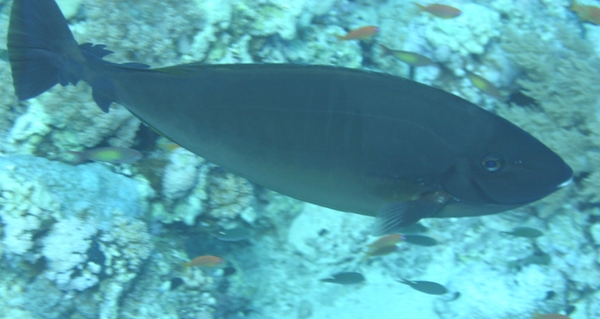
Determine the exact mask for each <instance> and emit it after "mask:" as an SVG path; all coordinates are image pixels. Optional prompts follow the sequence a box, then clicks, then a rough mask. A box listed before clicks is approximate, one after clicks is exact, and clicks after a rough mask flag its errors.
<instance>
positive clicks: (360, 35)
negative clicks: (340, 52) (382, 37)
mask: <svg viewBox="0 0 600 319" xmlns="http://www.w3.org/2000/svg"><path fill="white" fill-rule="evenodd" d="M377 32H379V27H376V26H374V25H369V26H366V27H362V28H358V29H356V30H353V31H350V32H348V33H347V34H346V35H336V36H335V37H336V38H338V40H340V41H345V40H364V39H366V38H369V37H372V36H373V35H375V34H376V33H377Z"/></svg>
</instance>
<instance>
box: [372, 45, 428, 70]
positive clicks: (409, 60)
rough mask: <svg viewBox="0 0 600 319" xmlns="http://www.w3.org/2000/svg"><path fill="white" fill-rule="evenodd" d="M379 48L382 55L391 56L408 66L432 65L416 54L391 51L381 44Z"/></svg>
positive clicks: (424, 57) (425, 58)
mask: <svg viewBox="0 0 600 319" xmlns="http://www.w3.org/2000/svg"><path fill="white" fill-rule="evenodd" d="M380 46H381V48H382V49H383V54H384V55H392V56H394V57H395V58H396V59H398V60H400V61H402V62H404V63H406V64H408V65H410V66H426V65H432V64H434V63H433V61H431V59H429V58H428V57H426V56H423V55H420V54H418V53H414V52H409V51H401V50H392V49H390V48H388V47H386V46H385V45H383V44H380Z"/></svg>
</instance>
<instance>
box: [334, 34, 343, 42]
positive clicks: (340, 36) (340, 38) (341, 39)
mask: <svg viewBox="0 0 600 319" xmlns="http://www.w3.org/2000/svg"><path fill="white" fill-rule="evenodd" d="M333 36H334V37H335V38H336V39H338V41H344V40H345V39H346V38H345V36H343V35H339V34H334V35H333Z"/></svg>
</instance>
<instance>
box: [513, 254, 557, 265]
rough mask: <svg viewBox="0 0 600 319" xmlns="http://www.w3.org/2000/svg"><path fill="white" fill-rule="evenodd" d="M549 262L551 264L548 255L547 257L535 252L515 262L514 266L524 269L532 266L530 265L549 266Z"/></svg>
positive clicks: (550, 258)
mask: <svg viewBox="0 0 600 319" xmlns="http://www.w3.org/2000/svg"><path fill="white" fill-rule="evenodd" d="M551 262H552V257H550V255H548V254H546V253H544V252H542V251H537V252H535V253H533V254H532V255H531V256H529V257H525V258H523V259H521V260H517V261H516V262H514V264H516V265H519V266H523V267H524V266H527V265H532V264H533V265H549V264H550V263H551Z"/></svg>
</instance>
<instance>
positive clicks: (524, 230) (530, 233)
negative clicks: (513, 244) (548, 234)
mask: <svg viewBox="0 0 600 319" xmlns="http://www.w3.org/2000/svg"><path fill="white" fill-rule="evenodd" d="M503 233H505V234H508V235H511V236H516V237H525V238H538V237H540V236H542V235H544V233H542V232H541V231H539V230H537V229H535V228H531V227H517V228H515V229H513V230H512V231H503Z"/></svg>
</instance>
